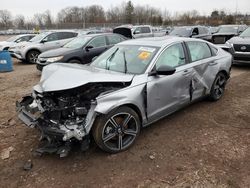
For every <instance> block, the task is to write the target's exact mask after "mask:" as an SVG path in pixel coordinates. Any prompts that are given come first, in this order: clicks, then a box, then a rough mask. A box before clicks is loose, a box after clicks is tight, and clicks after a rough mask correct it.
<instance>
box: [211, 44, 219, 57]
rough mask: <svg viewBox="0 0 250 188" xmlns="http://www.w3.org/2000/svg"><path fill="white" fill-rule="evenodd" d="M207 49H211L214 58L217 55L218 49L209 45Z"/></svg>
mask: <svg viewBox="0 0 250 188" xmlns="http://www.w3.org/2000/svg"><path fill="white" fill-rule="evenodd" d="M209 47H210V49H211V52H212V55H213V56H216V55H217V53H218V48H215V47H214V46H211V45H209Z"/></svg>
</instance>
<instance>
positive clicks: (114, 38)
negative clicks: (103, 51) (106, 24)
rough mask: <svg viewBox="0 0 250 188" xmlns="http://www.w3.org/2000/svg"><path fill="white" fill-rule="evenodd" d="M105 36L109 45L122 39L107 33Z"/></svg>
mask: <svg viewBox="0 0 250 188" xmlns="http://www.w3.org/2000/svg"><path fill="white" fill-rule="evenodd" d="M107 38H108V41H109V45H114V44H117V43H119V42H121V41H123V39H122V38H121V37H120V36H117V35H108V36H107Z"/></svg>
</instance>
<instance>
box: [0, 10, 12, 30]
mask: <svg viewBox="0 0 250 188" xmlns="http://www.w3.org/2000/svg"><path fill="white" fill-rule="evenodd" d="M11 19H12V16H11V13H10V11H8V10H0V23H1V24H2V25H3V27H4V28H5V29H8V28H9V26H10V25H11Z"/></svg>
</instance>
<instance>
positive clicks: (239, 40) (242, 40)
mask: <svg viewBox="0 0 250 188" xmlns="http://www.w3.org/2000/svg"><path fill="white" fill-rule="evenodd" d="M228 42H230V43H232V44H250V37H233V38H231V39H230V40H228Z"/></svg>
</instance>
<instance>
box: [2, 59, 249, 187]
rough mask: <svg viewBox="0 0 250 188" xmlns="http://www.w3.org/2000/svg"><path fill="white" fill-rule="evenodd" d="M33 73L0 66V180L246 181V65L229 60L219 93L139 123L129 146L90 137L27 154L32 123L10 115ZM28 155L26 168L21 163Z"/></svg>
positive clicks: (71, 183)
mask: <svg viewBox="0 0 250 188" xmlns="http://www.w3.org/2000/svg"><path fill="white" fill-rule="evenodd" d="M39 78H40V74H39V73H38V72H37V71H36V69H35V66H34V65H27V64H22V63H20V62H17V61H14V71H13V72H9V73H0V104H1V105H0V154H1V153H3V151H4V150H5V149H8V148H9V150H11V151H10V156H9V158H7V159H4V160H2V159H1V158H0V169H1V170H0V185H1V187H31V188H36V187H56V188H57V187H58V188H59V187H60V188H61V187H65V188H66V187H67V188H68V187H115V188H116V187H232V188H233V187H244V188H245V187H250V116H249V112H250V84H249V83H250V66H234V67H233V69H232V78H231V79H230V81H229V83H228V85H227V88H226V92H225V95H224V97H223V98H222V99H221V100H220V101H218V102H214V103H213V102H208V101H201V102H197V103H195V104H193V105H191V106H189V107H187V108H185V109H183V110H181V111H179V112H177V113H175V114H173V115H171V116H169V117H167V118H165V119H163V120H161V121H158V122H157V123H155V124H153V125H152V126H150V127H148V128H145V129H143V130H142V132H141V135H140V136H139V138H138V140H137V142H136V143H135V145H134V146H133V147H132V148H130V149H129V150H127V151H125V152H122V153H119V154H114V155H110V154H107V153H104V152H102V151H101V150H100V149H98V147H97V146H96V145H95V144H92V145H91V147H90V149H89V150H88V151H87V152H80V151H79V150H77V149H76V150H75V151H73V152H72V153H71V154H70V156H68V157H67V158H63V159H60V158H59V157H58V156H57V155H45V156H42V157H37V156H33V151H34V149H36V148H37V146H38V143H39V142H38V139H39V135H38V133H37V131H36V130H34V129H30V128H28V127H26V126H24V125H23V124H22V123H21V122H20V121H19V120H18V119H17V117H16V114H15V101H16V100H20V99H21V97H22V96H23V95H25V94H27V93H29V92H31V90H32V86H34V85H35V84H36V83H37V82H38V81H39ZM28 160H31V162H32V164H33V168H32V169H31V170H29V171H24V170H23V166H24V164H25V163H26V162H27V161H28Z"/></svg>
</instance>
